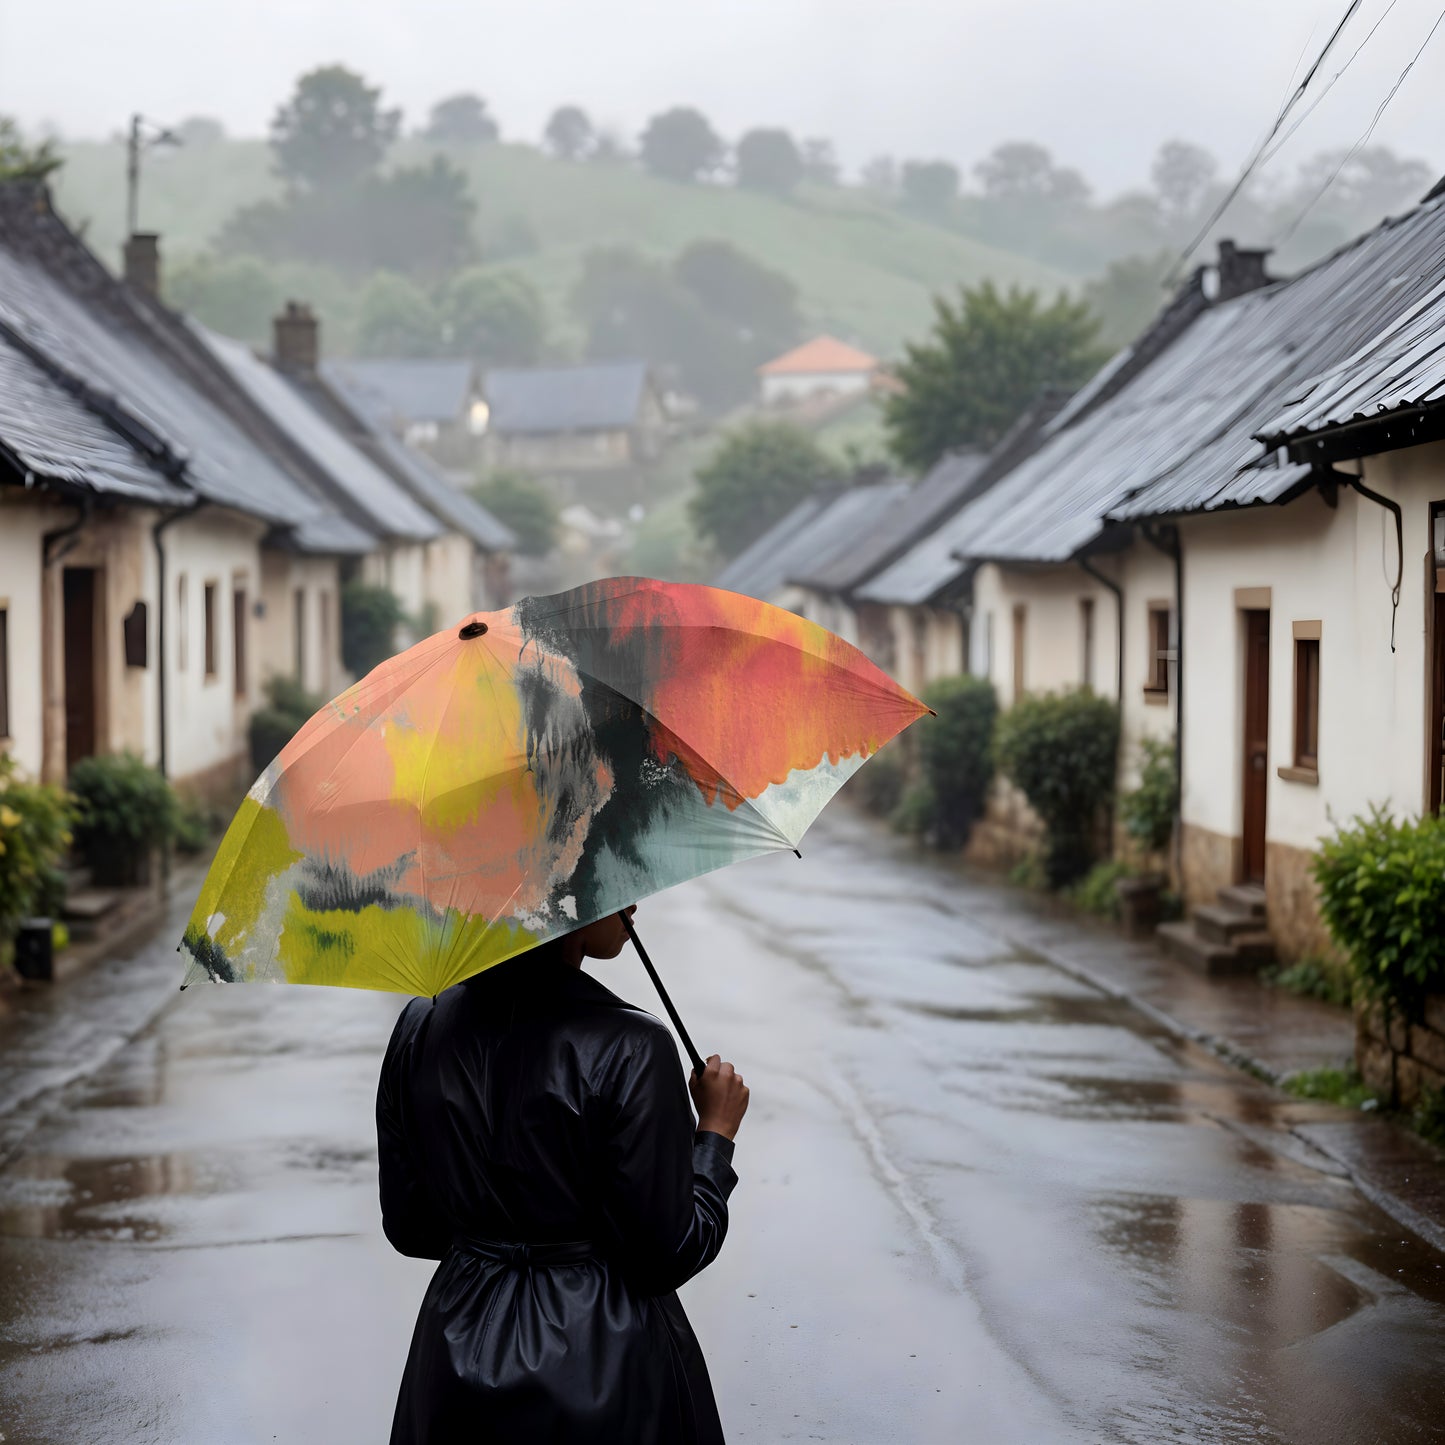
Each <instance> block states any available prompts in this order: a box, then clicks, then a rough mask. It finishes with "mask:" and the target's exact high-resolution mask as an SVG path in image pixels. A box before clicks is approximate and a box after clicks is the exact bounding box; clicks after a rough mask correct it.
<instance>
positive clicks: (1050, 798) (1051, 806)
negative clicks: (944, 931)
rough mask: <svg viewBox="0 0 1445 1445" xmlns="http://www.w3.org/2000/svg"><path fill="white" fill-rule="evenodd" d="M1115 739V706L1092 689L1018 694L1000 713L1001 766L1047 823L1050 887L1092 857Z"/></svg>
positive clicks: (1077, 873) (1062, 883)
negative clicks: (1006, 710)
mask: <svg viewBox="0 0 1445 1445" xmlns="http://www.w3.org/2000/svg"><path fill="white" fill-rule="evenodd" d="M1118 746H1119V712H1118V709H1117V708H1116V707H1115V706H1114V704H1113V703H1111V702H1109V701H1107V700H1106V699H1104V698H1101V697H1096V696H1094V694H1093V693H1091V692H1066V693H1056V694H1046V695H1043V696H1039V697H1023V698H1020V699H1019V701H1018V702H1016V703H1015V704H1014V705H1013V707H1011V708H1010V709H1009V711H1008V712H1006V713H1005V714H1004V715H1003V716H1002V717H1001V718H1000V719H999V724H998V734H997V743H996V749H997V754H998V761H999V766H1000V767H1001V768H1002V769H1003V771H1004V772H1005V773H1006V774H1007V775H1008V776H1009V777H1010V778H1011V779H1012V780H1013V782H1014V783H1015V785H1016V786H1017V787H1019V788H1020V789H1021V790H1022V791H1023V794H1024V796H1025V797H1026V798H1027V799H1028V800H1029V805H1030V806H1031V807H1032V808H1033V810H1034V812H1036V813H1037V814H1038V815H1039V817H1040V818H1042V819H1043V821H1044V824H1045V826H1046V827H1047V828H1048V830H1049V836H1048V844H1047V853H1046V855H1045V859H1044V870H1045V873H1046V874H1047V876H1048V880H1049V886H1050V887H1051V888H1062V887H1066V886H1067V885H1068V884H1070V883H1072V882H1074V881H1075V880H1076V879H1078V878H1080V877H1082V876H1083V875H1084V874H1085V873H1086V872H1088V870H1089V865H1090V864H1091V863H1092V862H1093V860H1094V856H1095V853H1096V852H1097V847H1098V839H1099V833H1100V827H1099V824H1100V817H1101V814H1102V812H1103V810H1104V808H1105V806H1106V805H1107V804H1108V802H1109V799H1110V798H1111V797H1112V796H1113V793H1114V780H1115V769H1116V763H1117V755H1118Z"/></svg>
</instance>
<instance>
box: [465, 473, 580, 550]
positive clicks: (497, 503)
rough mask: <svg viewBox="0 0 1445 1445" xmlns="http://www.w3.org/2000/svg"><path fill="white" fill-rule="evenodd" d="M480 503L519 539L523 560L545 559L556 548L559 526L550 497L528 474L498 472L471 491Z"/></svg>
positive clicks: (485, 478) (518, 548)
mask: <svg viewBox="0 0 1445 1445" xmlns="http://www.w3.org/2000/svg"><path fill="white" fill-rule="evenodd" d="M472 496H473V497H475V498H476V500H477V501H479V502H480V503H481V504H482V506H484V507H485V508H486V509H487V510H488V511H489V512H490V513H491V514H492V515H493V516H494V517H495V518H496V519H497V520H498V521H499V522H500V523H501V524H502V525H503V526H504V527H508V528H510V529H511V531H512V532H513V533H514V534H515V536H516V538H517V551H518V552H520V553H521V554H522V555H523V556H524V557H545V556H546V555H547V553H548V552H550V551H551V550H552V548H553V547H554V546H555V545H556V542H557V528H558V526H559V525H560V523H559V520H558V515H557V504H556V502H554V501H553V500H552V496H551V493H549V492H548V491H547V489H546V488H545V487H544V486H543V485H542V484H541V483H540V482H539V481H538V480H537V479H536V478H535V477H533V476H531V475H529V474H528V473H527V472H518V471H507V470H503V471H497V472H492V473H491V474H490V475H489V476H486V477H483V478H482V480H481V481H480V482H478V483H477V485H476V486H475V487H473V488H472Z"/></svg>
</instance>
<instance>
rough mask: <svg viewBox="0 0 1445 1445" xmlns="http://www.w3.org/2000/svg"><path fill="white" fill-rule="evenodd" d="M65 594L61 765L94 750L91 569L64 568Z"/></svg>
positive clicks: (93, 594)
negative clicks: (63, 736)
mask: <svg viewBox="0 0 1445 1445" xmlns="http://www.w3.org/2000/svg"><path fill="white" fill-rule="evenodd" d="M63 587H64V595H65V613H64V634H65V664H64V665H65V766H66V770H67V771H69V769H71V768H73V767H74V766H75V765H76V763H78V762H79V761H80V760H81V759H82V758H88V757H90V756H91V755H92V754H93V753H94V752H95V749H96V731H97V729H96V716H95V712H96V708H95V703H96V689H95V663H96V648H95V601H96V586H95V568H93V567H67V568H66V569H65V575H64V578H63Z"/></svg>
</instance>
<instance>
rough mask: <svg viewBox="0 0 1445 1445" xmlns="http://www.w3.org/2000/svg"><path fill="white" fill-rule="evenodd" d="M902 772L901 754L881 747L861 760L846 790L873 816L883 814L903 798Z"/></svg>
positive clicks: (891, 809) (885, 816)
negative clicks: (861, 765)
mask: <svg viewBox="0 0 1445 1445" xmlns="http://www.w3.org/2000/svg"><path fill="white" fill-rule="evenodd" d="M904 775H905V769H904V766H903V757H902V754H901V753H900V752H899V750H898V749H897V748H896V747H885V748H883V749H882V750H881V751H879V752H876V753H874V754H873V756H872V757H871V758H869V759H868V761H867V762H866V763H864V765H863V767H862V768H861V769H860V770H859V772H858V774H857V776H856V777H855V778H854V780H853V784H852V787H851V789H850V791H851V792H852V794H853V796H854V797H855V798H857V799H858V801H859V802H860V803H862V805H863V806H864V807H865V808H866V809H867V810H868V811H869V812H870V813H872V814H873V816H874V817H875V818H887V817H890V816H891V815H892V814H893V812H894V810H895V809H896V808H897V807H898V804H899V803H900V802H901V801H902V799H903V788H904V785H905V782H906V778H905V776H904Z"/></svg>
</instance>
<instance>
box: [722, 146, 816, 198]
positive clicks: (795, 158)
mask: <svg viewBox="0 0 1445 1445" xmlns="http://www.w3.org/2000/svg"><path fill="white" fill-rule="evenodd" d="M737 177H738V185H740V186H742V187H743V188H744V189H745V190H749V191H767V192H769V193H771V194H772V195H775V196H786V195H788V194H790V193H791V192H792V191H793V189H794V188H795V187H796V186H797V184H798V182H799V181H801V180H802V179H803V157H802V156H801V154H799V151H798V147H797V146H796V145H795V144H794V142H793V138H792V136H790V135H789V134H788V133H787V131H785V130H750V131H749V132H748V133H747V134H746V135H745V136H744V137H743V138H742V139H741V140H740V141H739V142H738V146H737Z"/></svg>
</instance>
